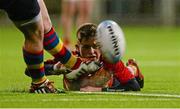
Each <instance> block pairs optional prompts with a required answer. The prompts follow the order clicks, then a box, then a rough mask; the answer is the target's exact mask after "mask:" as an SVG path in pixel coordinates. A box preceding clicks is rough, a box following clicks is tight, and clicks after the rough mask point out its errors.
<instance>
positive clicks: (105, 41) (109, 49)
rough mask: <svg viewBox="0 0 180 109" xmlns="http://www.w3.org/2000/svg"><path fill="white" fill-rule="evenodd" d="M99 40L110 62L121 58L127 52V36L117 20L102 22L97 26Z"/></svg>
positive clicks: (102, 50)
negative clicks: (125, 36)
mask: <svg viewBox="0 0 180 109" xmlns="http://www.w3.org/2000/svg"><path fill="white" fill-rule="evenodd" d="M97 41H98V43H99V45H100V50H101V53H102V55H103V57H104V59H105V60H107V61H108V62H110V63H116V62H118V61H119V60H121V58H122V56H123V54H124V52H125V38H124V34H123V31H122V29H121V28H120V26H119V25H118V24H117V23H116V22H114V21H112V20H105V21H103V22H101V23H100V24H99V25H98V27H97Z"/></svg>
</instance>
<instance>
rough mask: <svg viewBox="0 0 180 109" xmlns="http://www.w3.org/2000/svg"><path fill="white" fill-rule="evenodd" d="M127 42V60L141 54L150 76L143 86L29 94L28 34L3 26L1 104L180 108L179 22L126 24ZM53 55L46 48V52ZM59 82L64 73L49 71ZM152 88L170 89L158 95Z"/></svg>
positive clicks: (0, 41) (0, 42)
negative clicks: (172, 24) (24, 54)
mask: <svg viewBox="0 0 180 109" xmlns="http://www.w3.org/2000/svg"><path fill="white" fill-rule="evenodd" d="M123 30H124V33H125V36H126V40H127V47H126V53H125V56H124V58H123V61H127V59H128V58H136V60H138V62H139V64H140V67H141V69H142V72H143V74H144V76H145V87H144V88H143V89H142V91H141V92H132V93H133V94H136V93H137V94H149V96H146V95H142V96H140V95H131V94H128V93H127V94H128V95H124V94H122V93H118V94H116V93H115V94H112V93H111V94H104V93H102V94H99V93H90V94H87V93H81V94H79V93H74V92H67V93H65V94H45V95H42V94H29V93H28V88H29V85H30V82H31V79H30V78H28V77H26V76H25V75H24V69H25V64H24V61H23V58H22V51H21V50H22V44H23V40H24V39H23V35H22V34H21V33H20V32H19V31H18V30H17V29H16V28H15V27H14V26H12V27H11V28H9V27H0V108H3V107H16V108H18V107H31V108H32V107H44V108H47V107H52V108H55V107H59V108H60V107H66V108H72V107H74V108H75V107H89V108H94V107H97V108H100V107H104V108H105V107H106V108H113V107H116V108H118V107H124V108H125V107H126V108H128V107H134V108H139V107H142V108H149V107H151V108H163V107H176V108H180V105H179V102H180V97H179V96H180V28H162V27H131V26H130V27H123ZM49 57H50V55H48V54H46V58H49ZM49 78H50V79H51V80H54V81H55V85H56V86H57V87H58V88H63V86H62V76H52V77H49ZM150 94H168V95H175V96H176V95H177V96H176V97H172V96H169V97H167V96H163V95H162V96H161V95H160V96H159V97H158V96H155V95H150Z"/></svg>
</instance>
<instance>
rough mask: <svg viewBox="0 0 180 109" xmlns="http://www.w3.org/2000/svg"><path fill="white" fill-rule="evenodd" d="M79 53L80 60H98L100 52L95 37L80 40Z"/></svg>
mask: <svg viewBox="0 0 180 109" xmlns="http://www.w3.org/2000/svg"><path fill="white" fill-rule="evenodd" d="M79 52H80V55H81V57H82V58H86V59H88V60H99V57H100V51H99V46H98V45H97V42H96V39H95V37H91V38H89V39H85V38H84V39H82V41H81V43H80V44H79Z"/></svg>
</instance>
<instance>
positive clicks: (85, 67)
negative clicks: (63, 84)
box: [65, 61, 102, 80]
mask: <svg viewBox="0 0 180 109" xmlns="http://www.w3.org/2000/svg"><path fill="white" fill-rule="evenodd" d="M101 66H102V64H101V63H99V62H97V61H91V62H84V63H82V64H81V65H80V67H79V68H78V69H76V70H73V71H72V72H70V73H68V74H66V75H65V76H66V78H67V79H69V80H73V79H77V78H78V77H80V76H81V75H83V74H86V75H88V74H91V73H94V72H96V71H98V70H99V69H100V68H101Z"/></svg>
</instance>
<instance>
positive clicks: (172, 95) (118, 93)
mask: <svg viewBox="0 0 180 109" xmlns="http://www.w3.org/2000/svg"><path fill="white" fill-rule="evenodd" d="M71 93H84V94H107V95H108V94H110V95H113V94H114V95H132V96H144V97H167V98H180V95H174V94H155V93H131V92H71Z"/></svg>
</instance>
